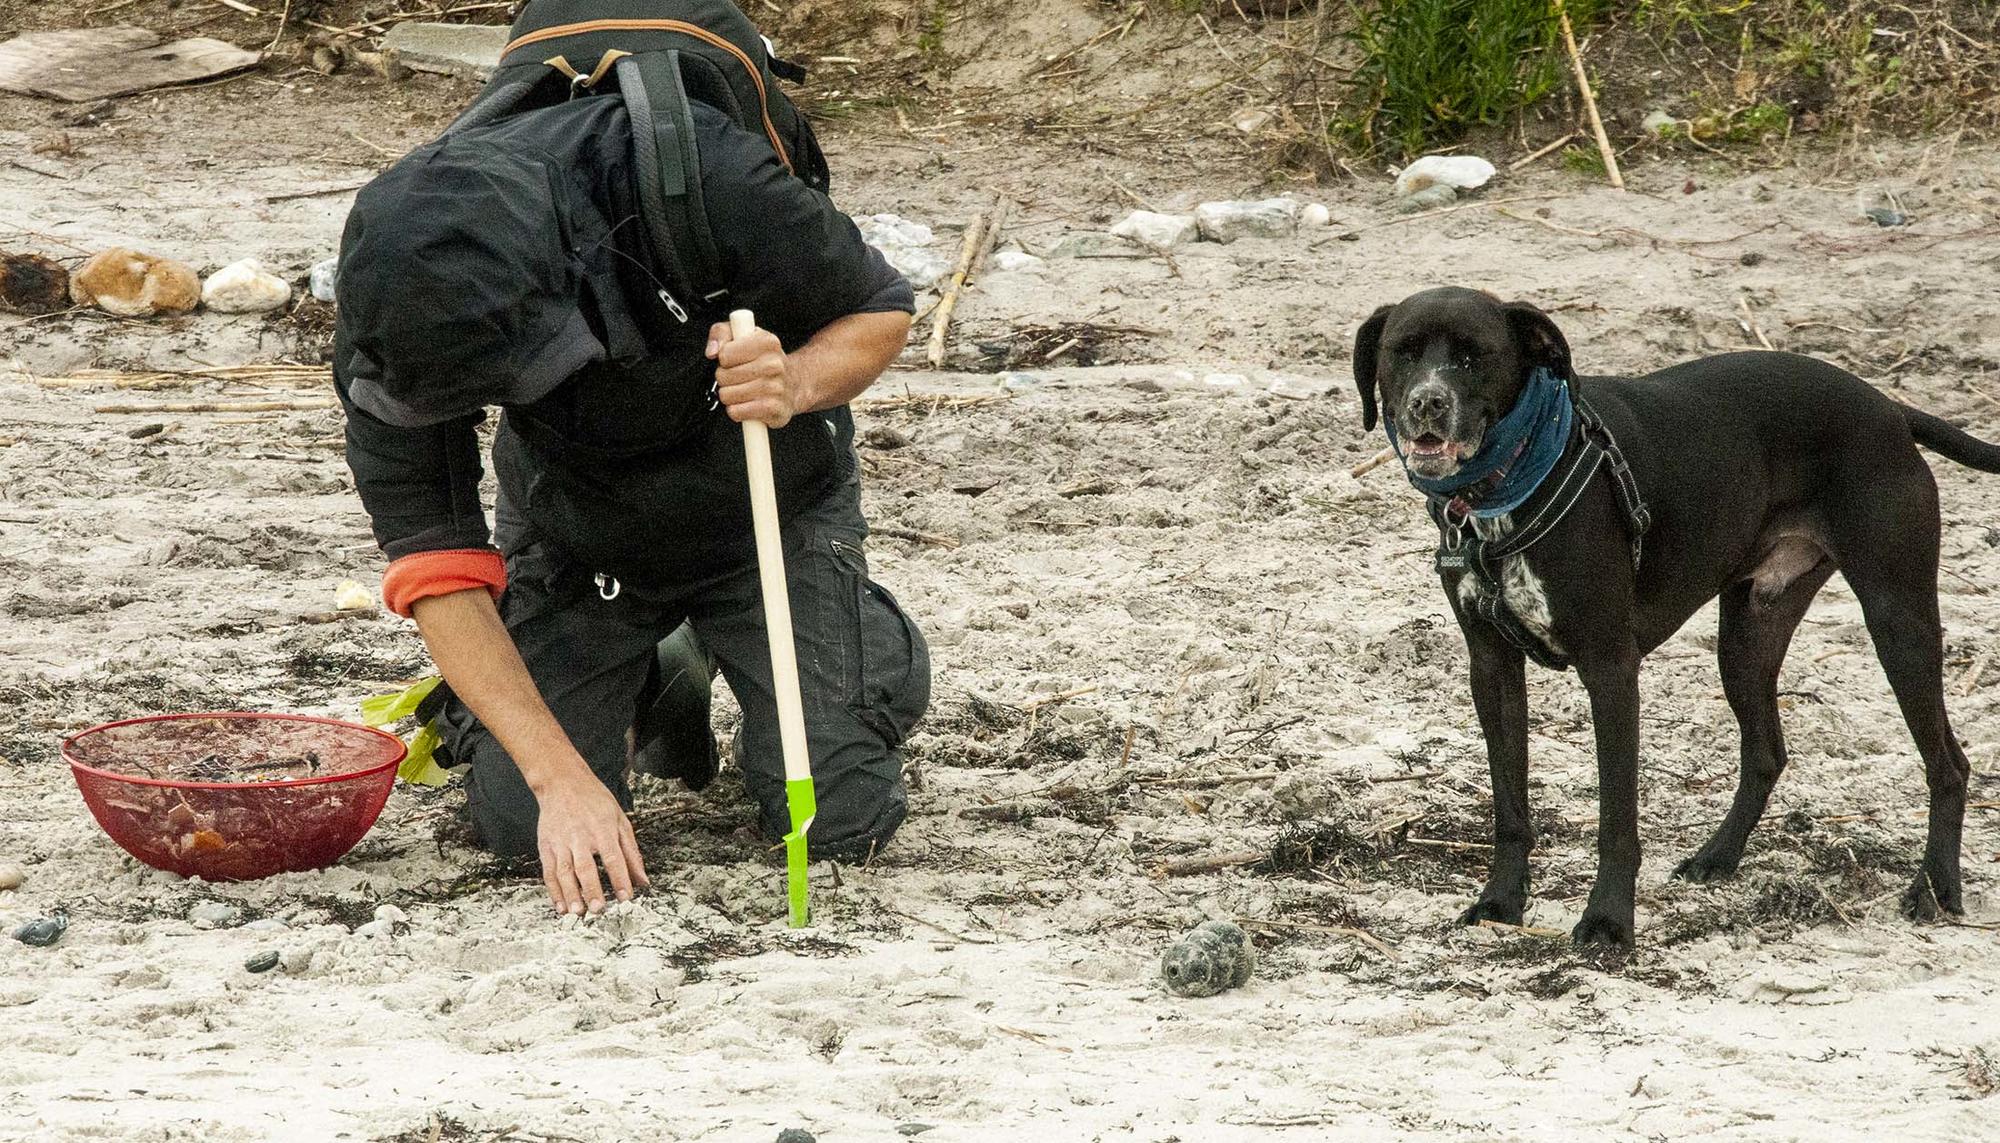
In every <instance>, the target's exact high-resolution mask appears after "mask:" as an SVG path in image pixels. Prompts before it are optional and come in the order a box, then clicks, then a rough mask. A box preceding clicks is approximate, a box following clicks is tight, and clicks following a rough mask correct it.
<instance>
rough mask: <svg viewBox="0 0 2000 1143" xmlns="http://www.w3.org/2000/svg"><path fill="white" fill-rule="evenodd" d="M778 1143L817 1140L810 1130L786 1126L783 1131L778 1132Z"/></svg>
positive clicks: (814, 1142) (799, 1142) (805, 1142)
mask: <svg viewBox="0 0 2000 1143" xmlns="http://www.w3.org/2000/svg"><path fill="white" fill-rule="evenodd" d="M778 1143H819V1140H817V1139H814V1138H813V1133H812V1132H810V1131H802V1130H800V1129H799V1128H797V1127H787V1128H785V1129H784V1130H783V1131H780V1132H778Z"/></svg>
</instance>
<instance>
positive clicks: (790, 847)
mask: <svg viewBox="0 0 2000 1143" xmlns="http://www.w3.org/2000/svg"><path fill="white" fill-rule="evenodd" d="M785 801H786V803H787V804H789V805H790V806H791V808H792V832H790V833H788V834H786V835H785V889H786V894H787V896H788V897H789V898H790V899H791V903H792V927H793V928H795V929H803V928H805V927H806V925H807V924H809V923H810V922H811V920H812V913H811V910H810V909H809V907H808V905H807V901H806V831H807V830H809V829H811V828H812V823H813V818H814V817H815V816H817V815H818V813H819V802H818V800H817V799H815V798H814V797H813V780H812V779H811V778H798V779H794V780H792V781H789V782H786V783H785Z"/></svg>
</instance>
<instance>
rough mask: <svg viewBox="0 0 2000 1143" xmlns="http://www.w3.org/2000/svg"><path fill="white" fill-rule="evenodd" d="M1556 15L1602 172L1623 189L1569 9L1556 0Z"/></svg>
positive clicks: (1615, 153)
mask: <svg viewBox="0 0 2000 1143" xmlns="http://www.w3.org/2000/svg"><path fill="white" fill-rule="evenodd" d="M1556 16H1557V18H1559V19H1560V20H1561V21H1562V33H1563V46H1564V47H1565V48H1567V49H1568V50H1569V66H1570V68H1571V70H1573V71H1574V72H1576V90H1577V92H1578V94H1580V95H1582V96H1583V110H1584V112H1585V113H1586V114H1588V115H1589V117H1590V132H1591V134H1593V135H1595V136H1597V153H1598V154H1599V155H1601V156H1603V158H1604V173H1605V175H1606V176H1607V177H1608V178H1610V180H1611V186H1612V188H1613V189H1615V190H1621V191H1622V190H1624V189H1625V176H1624V175H1622V174H1619V173H1618V153H1617V152H1616V151H1613V150H1612V149H1611V137H1610V136H1609V135H1606V134H1605V133H1604V120H1603V119H1601V118H1599V117H1598V114H1597V96H1596V95H1595V94H1593V93H1592V92H1591V90H1590V76H1589V75H1588V74H1587V73H1585V71H1584V70H1583V53H1582V52H1580V51H1578V50H1577V48H1576V32H1575V31H1573V30H1572V29H1571V28H1570V25H1569V10H1568V9H1567V8H1565V7H1563V0H1556Z"/></svg>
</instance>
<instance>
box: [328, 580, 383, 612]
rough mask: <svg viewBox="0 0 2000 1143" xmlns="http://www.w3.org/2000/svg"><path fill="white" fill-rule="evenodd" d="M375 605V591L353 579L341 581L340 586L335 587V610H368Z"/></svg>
mask: <svg viewBox="0 0 2000 1143" xmlns="http://www.w3.org/2000/svg"><path fill="white" fill-rule="evenodd" d="M373 606H375V595H374V593H373V592H371V591H369V590H368V589H367V588H365V587H362V586H361V585H360V584H358V583H356V582H354V581H353V580H351V579H346V580H342V581H340V586H339V587H336V588H334V589H333V609H334V610H335V611H366V610H368V609H369V608H371V607H373Z"/></svg>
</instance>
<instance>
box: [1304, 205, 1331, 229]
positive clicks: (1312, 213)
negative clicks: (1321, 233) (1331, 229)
mask: <svg viewBox="0 0 2000 1143" xmlns="http://www.w3.org/2000/svg"><path fill="white" fill-rule="evenodd" d="M1332 221H1333V212H1332V211H1330V210H1328V209H1327V208H1326V206H1325V204H1324V203H1317V202H1309V203H1307V204H1306V208H1305V209H1304V210H1302V211H1300V212H1299V225H1300V226H1311V227H1321V226H1326V225H1328V224H1329V223H1331V222H1332Z"/></svg>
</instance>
